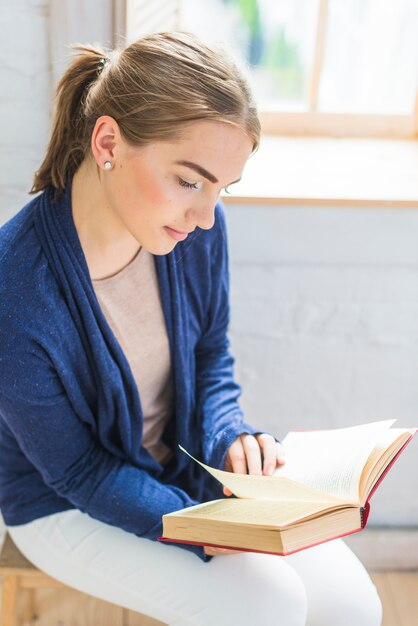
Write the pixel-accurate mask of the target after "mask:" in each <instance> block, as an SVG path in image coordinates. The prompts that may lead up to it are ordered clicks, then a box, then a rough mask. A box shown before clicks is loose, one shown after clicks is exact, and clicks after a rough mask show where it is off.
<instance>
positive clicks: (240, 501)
mask: <svg viewBox="0 0 418 626" xmlns="http://www.w3.org/2000/svg"><path fill="white" fill-rule="evenodd" d="M334 510H338V506H337V507H335V506H333V505H329V504H328V503H326V504H324V503H323V502H322V503H321V502H296V501H292V502H280V501H278V500H254V499H249V498H232V499H231V498H225V499H223V500H212V501H211V502H204V503H203V504H197V505H195V506H191V507H188V508H186V509H182V510H180V511H175V512H174V513H167V514H166V515H165V516H164V517H166V518H167V517H181V518H182V519H184V518H194V519H211V520H218V521H221V522H234V523H235V524H242V525H247V524H251V525H259V526H263V527H267V526H271V527H285V526H291V525H293V524H296V523H300V522H302V521H304V520H307V519H311V518H313V517H318V516H320V515H321V513H325V512H329V511H334Z"/></svg>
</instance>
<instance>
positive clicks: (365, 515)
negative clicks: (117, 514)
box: [158, 431, 416, 556]
mask: <svg viewBox="0 0 418 626" xmlns="http://www.w3.org/2000/svg"><path fill="white" fill-rule="evenodd" d="M415 432H416V431H415ZM415 432H414V433H413V434H411V436H410V437H409V439H408V440H407V441H406V442H405V444H404V445H403V446H402V448H401V449H400V450H399V451H398V452H397V454H396V455H395V456H394V457H393V459H392V460H391V462H390V463H389V464H388V466H387V467H386V469H385V470H384V471H383V472H382V474H381V476H380V477H379V479H378V480H377V481H376V484H375V485H374V487H373V489H372V490H371V492H370V494H369V496H368V498H367V501H366V503H365V505H364V506H363V507H361V509H360V511H361V527H360V528H357V529H355V530H352V531H349V532H347V533H344V534H342V535H336V536H335V537H329V538H327V539H323V540H321V541H318V542H316V543H312V544H309V545H308V546H304V547H302V548H298V549H296V550H292V551H289V552H267V551H265V550H254V549H249V548H236V547H235V546H221V545H217V544H213V543H200V542H197V541H186V540H184V539H182V540H176V539H167V538H166V537H158V541H163V542H166V543H185V544H190V545H195V546H209V547H212V548H224V549H229V550H236V551H237V552H257V553H262V554H275V555H277V556H287V555H289V554H294V553H295V552H300V551H301V550H306V549H307V548H312V547H314V546H317V545H320V544H321V543H326V542H327V541H332V540H334V539H340V538H341V537H346V536H347V535H352V534H354V533H357V532H359V531H360V530H363V529H364V528H365V527H366V525H367V522H368V519H369V514H370V498H371V497H372V495H373V494H374V493H375V491H376V489H377V488H378V486H379V485H380V483H381V482H382V480H383V479H384V477H385V476H386V474H387V473H388V471H389V470H390V468H391V467H392V466H393V464H394V463H395V461H396V460H397V459H398V458H399V456H400V455H401V453H402V452H403V451H404V450H405V448H406V446H407V445H408V444H409V442H410V441H411V440H412V438H413V436H414V435H415Z"/></svg>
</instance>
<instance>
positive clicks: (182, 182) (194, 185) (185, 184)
mask: <svg viewBox="0 0 418 626" xmlns="http://www.w3.org/2000/svg"><path fill="white" fill-rule="evenodd" d="M179 185H180V186H181V187H186V189H198V187H197V183H188V182H187V180H183V178H179ZM224 191H225V193H231V192H230V191H229V190H228V187H225V188H224Z"/></svg>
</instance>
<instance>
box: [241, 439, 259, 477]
mask: <svg viewBox="0 0 418 626" xmlns="http://www.w3.org/2000/svg"><path fill="white" fill-rule="evenodd" d="M241 437H242V443H243V446H244V451H245V456H246V458H247V466H248V473H249V474H253V475H254V476H261V474H262V471H261V450H260V446H259V445H258V441H257V439H256V438H255V437H254V436H253V435H241Z"/></svg>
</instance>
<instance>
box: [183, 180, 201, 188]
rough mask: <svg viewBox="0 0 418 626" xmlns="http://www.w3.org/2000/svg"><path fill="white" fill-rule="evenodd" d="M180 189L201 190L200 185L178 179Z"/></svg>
mask: <svg viewBox="0 0 418 626" xmlns="http://www.w3.org/2000/svg"><path fill="white" fill-rule="evenodd" d="M178 181H179V185H180V187H186V189H200V187H199V183H188V182H187V180H183V179H182V178H179V179H178Z"/></svg>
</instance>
